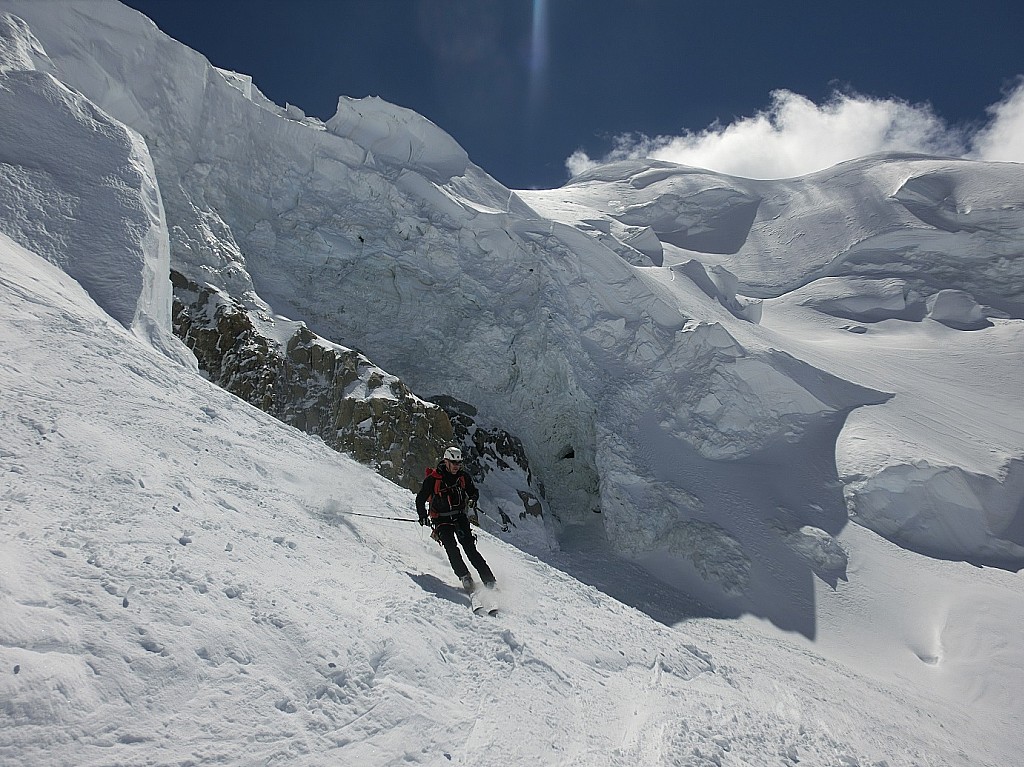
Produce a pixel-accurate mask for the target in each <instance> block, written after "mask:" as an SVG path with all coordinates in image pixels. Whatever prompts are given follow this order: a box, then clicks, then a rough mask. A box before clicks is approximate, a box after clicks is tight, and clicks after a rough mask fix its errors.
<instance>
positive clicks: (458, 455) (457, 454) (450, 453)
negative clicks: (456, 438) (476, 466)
mask: <svg viewBox="0 0 1024 767" xmlns="http://www.w3.org/2000/svg"><path fill="white" fill-rule="evenodd" d="M444 459H445V460H446V461H454V462H455V463H462V451H461V450H459V449H458V448H457V447H450V448H448V449H447V450H445V451H444Z"/></svg>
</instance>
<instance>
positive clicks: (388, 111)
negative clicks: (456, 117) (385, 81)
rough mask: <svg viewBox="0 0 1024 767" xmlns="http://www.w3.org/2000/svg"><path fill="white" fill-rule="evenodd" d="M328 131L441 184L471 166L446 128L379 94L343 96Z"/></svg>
mask: <svg viewBox="0 0 1024 767" xmlns="http://www.w3.org/2000/svg"><path fill="white" fill-rule="evenodd" d="M327 130H329V131H330V132H331V133H334V134H335V135H337V136H341V137H342V138H346V139H349V140H351V141H353V142H355V143H356V144H358V145H359V146H361V147H365V148H366V150H367V152H368V153H369V154H370V155H372V157H373V159H374V160H383V161H384V162H386V163H389V164H391V165H395V166H397V167H399V168H412V169H414V170H416V171H417V172H419V173H422V174H423V175H424V176H426V177H427V178H429V179H431V180H432V181H436V182H437V183H440V184H443V183H445V182H446V181H448V180H449V179H450V178H452V177H453V176H461V175H463V174H464V173H465V172H466V169H467V167H468V166H469V157H468V156H467V155H466V150H465V149H463V148H462V147H461V146H459V145H458V143H456V141H455V139H453V138H452V137H451V136H449V135H448V134H447V133H445V132H444V131H443V130H441V129H440V128H438V127H437V126H436V125H434V124H433V123H432V122H430V121H428V120H426V119H424V118H423V117H421V116H420V115H418V114H416V113H415V112H413V111H411V110H409V109H403V108H401V107H398V106H395V105H394V104H389V103H388V102H386V101H383V100H382V99H379V98H376V97H372V98H365V99H350V98H346V97H342V98H340V99H339V100H338V111H337V112H335V114H334V117H332V118H331V119H330V120H328V121H327ZM368 159H369V157H368Z"/></svg>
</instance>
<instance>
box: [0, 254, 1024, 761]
mask: <svg viewBox="0 0 1024 767" xmlns="http://www.w3.org/2000/svg"><path fill="white" fill-rule="evenodd" d="M0 260H2V267H3V268H2V275H3V276H2V277H0V338H2V339H3V346H2V348H3V358H2V364H0V385H2V387H3V391H4V393H5V396H4V398H3V400H2V402H3V404H2V410H0V418H2V421H3V431H4V434H5V435H6V436H5V441H4V445H3V448H2V452H0V466H2V472H3V476H4V478H5V480H4V491H3V495H2V501H0V504H2V505H0V526H2V528H3V535H2V536H0V563H2V564H0V601H2V609H0V614H2V615H3V620H2V621H0V659H2V660H0V663H2V673H0V700H2V701H3V704H2V706H0V717H2V719H3V722H2V726H0V764H4V765H15V764H17V765H43V764H46V765H76V767H80V766H82V765H107V764H140V763H160V764H274V763H288V764H310V765H313V764H323V765H326V764H359V765H394V764H431V765H434V764H466V765H515V764H536V763H541V764H551V765H604V764H607V765H635V764H650V765H656V764H665V765H669V764H690V765H709V764H736V765H740V764H745V765H762V764H795V763H797V762H798V761H799V763H800V764H811V765H835V764H862V765H871V764H874V765H879V764H887V765H890V767H897V766H901V765H908V766H909V765H918V764H929V765H1006V764H1011V763H1013V760H1014V759H1015V758H1016V755H1017V753H1019V749H1020V747H1021V746H1022V745H1024V743H1022V741H1021V735H1020V733H1021V732H1022V729H1021V724H1022V722H1021V711H1022V708H1021V706H1020V702H1021V701H1020V690H1021V689H1022V686H1021V681H1024V680H1021V679H1020V678H1019V677H1020V669H1021V668H1022V667H1024V664H1022V663H1021V661H1022V660H1024V659H1022V657H1021V654H1020V652H1019V647H1017V648H1014V647H1013V646H1012V645H1006V644H1001V645H1000V644H999V643H998V640H997V639H996V637H997V636H1010V635H1011V634H996V633H989V632H990V631H991V630H992V629H993V628H998V629H1000V630H1005V629H1006V628H1007V627H1006V626H994V624H993V621H998V620H1000V618H999V617H997V616H994V615H991V614H986V612H984V611H976V610H974V609H973V607H972V608H971V609H970V610H968V611H967V612H966V613H964V612H963V611H962V610H961V611H959V612H957V611H954V612H953V613H951V614H947V615H946V619H947V620H948V622H949V624H950V625H949V626H948V627H947V628H946V630H944V631H943V632H942V634H941V636H940V637H937V638H936V639H937V640H938V639H940V638H941V642H940V643H939V644H940V645H941V646H936V645H935V643H933V644H932V645H928V646H922V647H921V648H920V649H919V650H918V652H920V653H921V655H922V659H923V661H924V662H921V661H920V660H918V659H917V657H916V656H911V655H910V654H909V653H908V654H907V657H906V658H904V663H903V664H902V667H900V668H898V669H895V671H896V673H895V674H893V673H890V672H891V671H892V670H891V669H888V668H884V667H881V666H880V665H879V664H877V662H872V661H871V660H870V658H869V657H866V658H865V661H864V666H862V668H861V669H859V670H858V669H857V668H855V667H851V666H850V665H847V664H844V663H842V662H839V661H837V660H835V659H833V658H831V657H829V655H828V653H823V652H821V651H820V650H818V649H816V648H815V647H814V646H812V645H809V644H808V645H806V646H801V645H800V644H799V643H795V644H794V643H793V642H791V641H789V640H787V639H785V638H783V637H781V636H778V635H775V634H774V633H773V632H772V631H770V630H767V629H766V628H765V627H764V626H761V625H758V624H756V623H744V622H735V621H718V620H709V619H698V618H692V619H690V620H686V621H683V622H682V623H680V624H679V625H677V626H674V627H672V626H667V625H665V624H663V623H661V622H658V621H656V620H654V619H652V618H651V617H648V616H647V615H645V614H644V613H643V612H641V611H639V610H638V609H636V608H634V607H630V606H628V605H626V604H623V603H622V602H620V601H618V600H616V599H613V598H611V597H609V596H606V595H605V594H603V593H601V592H600V591H598V590H597V589H595V588H593V587H590V586H586V585H583V584H582V583H580V582H579V581H577V580H575V579H573V578H572V577H570V576H568V575H566V574H565V573H563V572H559V571H558V570H555V569H553V568H551V567H550V566H548V565H546V564H544V563H542V562H540V561H538V560H537V559H535V558H533V557H530V556H528V555H525V554H523V553H521V552H519V551H517V550H515V549H512V548H510V547H508V546H507V545H505V544H503V543H502V542H501V541H499V540H497V539H495V538H493V537H492V536H490V535H487V534H486V533H484V534H482V536H481V547H482V550H483V551H484V552H485V555H486V556H487V557H488V558H489V560H490V562H491V564H492V566H493V567H494V569H495V571H496V573H497V574H498V577H499V581H500V584H501V590H500V600H501V603H502V605H503V607H504V613H503V615H502V616H501V617H499V618H497V619H491V618H479V617H476V616H474V615H473V614H472V613H471V612H470V610H469V609H468V602H467V600H466V598H465V596H464V595H462V594H461V592H460V591H459V590H457V589H456V588H455V586H454V582H455V580H454V577H453V576H452V575H451V574H450V571H449V570H448V566H447V563H446V561H445V560H444V559H443V556H442V553H441V551H440V549H439V548H438V547H437V546H436V545H435V544H433V542H431V541H430V540H429V538H427V537H426V535H425V533H424V532H423V531H422V530H421V528H419V526H418V525H415V524H405V523H402V522H393V521H387V520H377V519H371V518H366V517H357V516H351V515H350V512H354V513H359V514H374V515H381V516H400V517H406V518H409V519H411V518H412V513H411V505H410V500H411V499H410V496H409V495H408V494H407V493H406V492H405V491H402V490H400V489H399V488H397V487H396V486H394V485H392V484H390V483H388V482H387V481H386V480H384V479H382V478H381V477H379V476H377V475H376V474H373V473H372V472H370V471H369V470H368V469H366V468H364V467H361V466H359V465H357V464H355V463H353V462H352V461H351V460H349V459H347V458H345V457H342V456H340V455H338V454H337V453H334V452H333V451H331V450H329V449H327V448H326V447H325V446H324V445H323V444H322V443H321V442H319V441H318V440H316V439H313V438H311V437H308V436H305V435H303V434H301V433H299V432H296V431H295V430H293V429H290V428H289V427H287V426H285V425H283V424H281V423H280V422H278V421H276V420H274V419H273V418H271V417H270V416H267V415H265V414H264V413H261V412H259V411H257V410H255V409H253V408H251V407H249V406H248V405H245V404H244V403H242V402H240V401H239V400H237V399H235V398H233V397H231V396H230V395H228V394H227V393H225V392H223V391H221V390H219V389H217V388H215V387H213V386H212V385H211V384H209V383H207V382H205V381H204V380H202V379H201V378H200V377H198V376H197V375H195V374H194V373H193V372H191V371H189V370H188V369H187V368H185V367H183V366H181V365H178V364H175V363H173V362H171V361H169V360H168V359H167V358H166V357H164V356H162V355H159V354H155V353H154V352H153V351H152V350H151V349H150V348H149V347H148V346H146V345H143V344H142V343H140V341H139V340H137V339H136V338H135V337H133V336H131V335H129V334H128V333H126V331H125V330H124V328H122V327H121V326H120V325H118V324H117V323H115V322H113V321H112V320H111V319H110V317H109V316H108V315H106V314H105V313H104V312H103V311H102V310H101V309H100V308H99V307H98V306H97V305H96V304H95V302H94V301H92V300H91V299H90V297H89V296H88V295H87V294H86V292H85V291H84V290H83V289H82V288H81V287H80V286H79V285H78V284H76V283H75V282H74V281H73V280H72V279H70V278H69V277H68V276H67V275H66V274H64V273H63V272H61V271H60V270H58V269H57V268H56V267H54V266H53V265H51V264H49V263H47V262H46V261H44V260H43V259H42V258H40V257H38V256H36V255H34V254H32V253H30V252H28V251H26V250H24V249H23V248H21V247H20V246H18V245H16V244H14V243H13V242H11V240H10V239H9V238H7V237H6V236H2V235H0ZM897 551H898V550H897ZM899 556H902V557H903V560H902V561H901V560H900V559H899ZM899 556H897V557H896V558H895V560H894V559H893V558H892V557H890V556H888V554H886V555H885V556H883V557H881V558H880V559H881V561H867V560H865V561H857V562H856V563H855V564H856V567H857V568H858V570H859V569H860V568H863V569H864V570H865V571H866V572H872V571H875V568H878V570H877V571H875V574H876V575H884V576H885V577H886V579H887V583H888V585H889V586H891V587H896V588H901V587H905V588H907V589H908V590H910V591H912V590H913V589H914V588H915V587H916V586H917V585H919V582H920V578H918V577H916V576H914V572H915V571H918V570H919V569H920V564H921V563H920V561H919V558H918V557H916V556H915V555H910V554H908V553H905V552H904V553H903V554H902V555H899ZM930 569H931V573H930V574H929V578H928V581H929V582H930V583H932V584H934V583H936V582H939V581H940V580H941V581H944V582H946V583H957V584H960V585H959V587H958V588H959V589H961V590H962V591H964V592H966V591H967V590H971V594H972V595H973V596H974V597H979V596H981V597H984V598H985V599H987V600H989V602H990V603H992V600H996V601H997V602H998V603H999V604H1000V607H1001V609H1003V610H1005V609H1006V607H1007V605H1009V604H1016V607H1015V608H1014V609H1015V611H1016V612H1015V613H1014V614H1012V615H1011V614H1006V613H1005V612H1004V614H1003V615H1002V618H1001V619H1003V620H1005V621H1007V622H1012V621H1016V624H1015V625H1019V621H1020V620H1021V618H1022V617H1024V609H1022V608H1021V604H1020V597H1019V593H1020V590H1019V583H1016V582H1015V580H1014V576H1012V575H1010V574H1009V573H1005V572H1001V571H986V572H987V573H988V576H987V577H986V578H985V579H977V578H976V576H975V574H974V573H971V572H970V570H969V569H968V568H965V566H963V565H957V564H954V563H942V562H933V563H932V564H931V566H930ZM608 572H610V571H609V570H607V569H605V573H606V574H607V573H608ZM616 574H617V578H616V580H617V582H618V587H619V588H620V589H621V590H622V592H623V593H625V594H632V596H633V597H634V598H637V599H639V598H640V597H641V596H642V595H643V594H644V593H645V590H647V589H649V588H650V584H649V583H647V582H646V580H644V579H642V578H637V577H636V575H635V574H633V571H631V570H630V569H629V568H628V566H625V565H624V564H620V566H619V567H618V568H617V573H616ZM972 584H973V585H972ZM983 584H987V585H983ZM1011 590H1012V591H1013V593H1014V596H1015V598H1016V600H1017V601H1016V602H1015V603H1013V602H1011V601H1010V600H1007V599H1000V598H999V593H1000V591H1011ZM965 595H966V594H965ZM660 596H661V599H662V606H663V607H664V606H665V605H666V602H665V601H664V600H665V598H666V597H665V595H664V594H662V595H660ZM904 597H905V598H906V599H907V604H908V605H909V606H913V605H914V604H915V599H916V595H914V594H909V595H904ZM667 598H668V599H669V600H671V598H672V597H671V596H668V597H667ZM975 606H976V605H975ZM859 609H860V610H861V611H867V609H868V608H867V606H866V605H863V604H862V605H860V608H859ZM905 619H906V620H907V622H908V624H909V623H910V622H911V621H910V616H905ZM908 627H909V626H908ZM849 639H850V637H847V641H849ZM976 643H977V644H976ZM993 643H995V645H993ZM979 644H980V649H982V650H983V651H984V652H983V654H979V655H975V654H972V653H974V652H975V651H977V650H978V649H979V646H978V645H979ZM869 649H870V648H868V647H862V648H861V650H862V651H863V652H865V655H866V656H867V655H868V650H869ZM911 661H912V662H911ZM979 664H980V665H981V666H983V668H984V673H983V674H978V673H977V672H978V666H979ZM994 670H997V671H998V672H999V673H993V671H994ZM965 701H970V703H971V705H968V706H963V705H962V704H963V703H964V702H965Z"/></svg>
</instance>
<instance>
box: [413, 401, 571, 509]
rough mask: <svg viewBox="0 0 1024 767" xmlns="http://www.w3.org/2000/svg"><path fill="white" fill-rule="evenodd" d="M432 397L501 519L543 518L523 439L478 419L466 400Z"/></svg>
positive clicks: (539, 490)
mask: <svg viewBox="0 0 1024 767" xmlns="http://www.w3.org/2000/svg"><path fill="white" fill-rule="evenodd" d="M433 401H434V402H435V403H436V404H437V405H439V406H440V407H442V408H443V409H444V411H445V412H446V413H447V414H448V418H449V419H450V421H451V424H452V428H453V430H454V433H455V439H454V441H455V443H456V444H458V445H461V446H462V448H463V453H464V454H465V456H466V468H467V470H468V471H469V472H470V474H472V475H473V477H474V478H475V480H476V481H477V483H478V484H480V486H481V487H482V488H485V489H487V490H489V491H490V495H491V496H492V499H493V501H494V503H495V506H496V511H497V512H498V514H499V516H500V522H501V523H503V524H504V525H506V526H511V527H513V528H516V527H520V526H522V525H524V524H526V523H528V522H529V521H536V522H542V521H543V518H544V516H545V511H546V508H545V505H544V500H543V498H544V488H543V487H542V486H540V487H535V483H534V479H533V475H532V473H531V472H530V462H529V460H528V459H527V457H526V450H525V449H524V448H523V444H522V442H520V441H519V439H518V438H517V437H515V436H514V435H512V434H509V433H508V432H507V431H505V430H503V429H500V428H496V427H493V426H486V425H484V424H482V423H480V422H479V420H478V413H477V411H476V408H474V407H473V406H472V405H470V404H468V403H466V402H461V401H459V400H457V399H455V398H454V397H445V396H442V397H434V398H433ZM515 499H518V500H515ZM548 511H549V510H548ZM549 513H550V511H549ZM551 516H553V517H555V518H557V516H556V515H553V514H552V515H551ZM517 520H518V523H519V524H517Z"/></svg>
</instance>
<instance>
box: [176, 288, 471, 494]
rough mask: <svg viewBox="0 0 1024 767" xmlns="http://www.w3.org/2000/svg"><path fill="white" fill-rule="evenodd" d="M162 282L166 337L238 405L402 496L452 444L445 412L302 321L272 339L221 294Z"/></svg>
mask: <svg viewBox="0 0 1024 767" xmlns="http://www.w3.org/2000/svg"><path fill="white" fill-rule="evenodd" d="M171 280H172V283H173V284H174V309H173V323H174V332H175V334H176V335H178V337H179V338H181V339H182V340H183V341H184V342H185V344H186V345H187V346H188V347H189V348H190V349H191V350H192V352H193V353H194V354H195V355H196V359H197V360H198V362H199V368H200V369H201V370H202V371H203V372H204V373H205V374H206V375H207V376H208V377H209V378H210V380H211V381H213V382H214V383H216V384H217V385H218V386H221V387H222V388H224V389H226V390H227V391H230V392H231V393H232V394H234V395H236V396H237V397H240V398H241V399H243V400H245V401H246V402H249V403H250V404H252V405H255V406H256V407H258V408H259V409H260V410H263V411H265V412H267V413H269V414H270V415H273V416H274V417H275V418H278V419H280V420H281V421H283V422H285V423H287V424H289V425H291V426H294V427H296V428H298V429H302V430H303V431H305V432H308V433H310V434H315V435H317V436H319V437H321V438H322V439H323V440H324V442H325V443H326V444H327V445H328V446H330V447H332V448H334V449H335V450H338V451H340V452H344V453H347V454H349V455H351V456H352V457H353V458H355V459H356V460H357V461H359V462H361V463H365V464H368V465H370V466H372V467H373V468H374V469H375V470H376V471H377V472H378V473H380V474H381V475H383V476H385V477H387V478H388V479H390V480H392V481H393V482H395V483H397V484H399V485H402V486H403V487H406V488H408V489H410V490H418V489H419V486H420V483H421V481H422V479H423V468H424V467H425V466H432V465H434V464H435V463H436V461H437V456H438V455H440V454H441V452H442V451H443V449H444V445H446V444H448V443H450V442H452V441H453V438H454V433H453V430H452V424H451V422H450V421H449V420H448V416H447V415H446V414H445V412H444V410H442V409H441V408H440V407H438V406H436V405H433V404H431V403H428V402H425V401H423V400H421V399H419V398H418V397H416V396H415V395H414V394H413V393H412V392H411V391H410V390H409V388H408V387H407V386H406V385H405V384H404V383H402V382H401V381H400V380H399V379H398V378H396V377H395V376H392V375H389V374H387V373H386V372H385V371H383V370H381V369H380V368H378V367H377V366H375V365H374V364H373V363H372V362H370V361H369V360H368V359H367V358H366V357H364V356H363V355H362V354H360V353H359V352H356V351H354V350H352V349H347V348H345V347H343V346H339V345H337V344H333V343H330V342H329V341H325V340H324V339H322V338H320V337H319V336H317V335H316V334H315V333H313V332H312V331H310V330H309V329H308V328H307V327H306V326H305V325H303V324H301V323H293V325H294V328H291V327H290V326H289V327H288V329H289V330H291V334H290V335H289V336H288V338H287V341H279V340H278V339H277V338H275V337H272V336H271V335H269V334H268V333H267V332H265V331H263V330H261V328H260V327H259V323H258V322H257V321H255V320H254V319H253V316H252V314H250V312H249V311H247V310H246V308H245V307H244V306H242V305H241V304H239V303H238V302H236V301H234V300H233V299H231V298H230V297H228V296H227V295H225V294H223V293H220V292H219V291H216V290H215V289H213V288H210V287H201V286H199V285H197V284H195V283H194V282H190V281H189V280H187V279H186V278H185V277H183V276H182V275H181V274H179V273H177V272H173V271H172V272H171Z"/></svg>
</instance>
